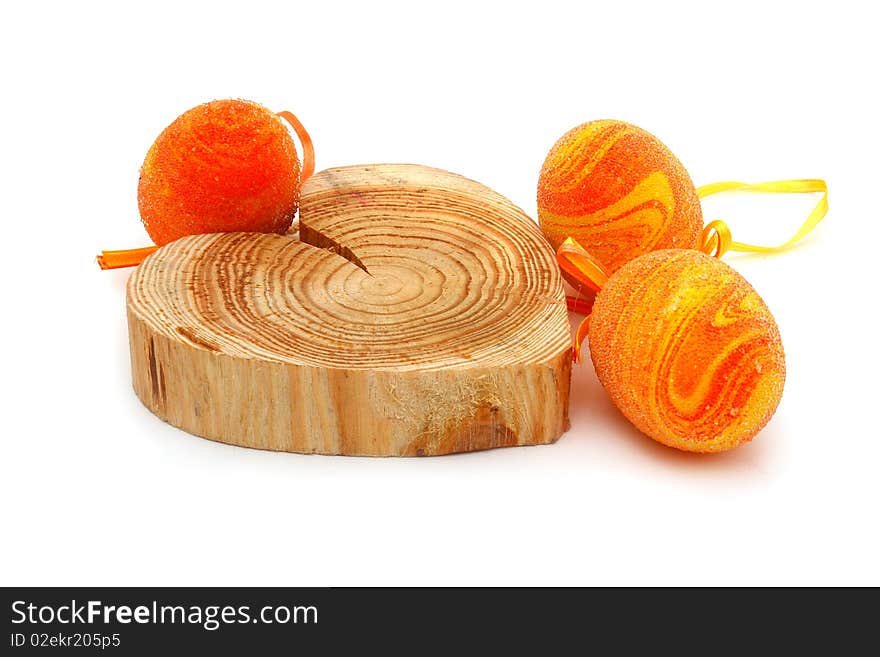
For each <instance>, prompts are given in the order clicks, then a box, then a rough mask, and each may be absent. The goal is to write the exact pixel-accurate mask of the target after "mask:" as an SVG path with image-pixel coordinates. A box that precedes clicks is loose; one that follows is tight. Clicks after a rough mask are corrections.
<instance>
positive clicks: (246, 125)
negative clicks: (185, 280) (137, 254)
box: [138, 100, 300, 246]
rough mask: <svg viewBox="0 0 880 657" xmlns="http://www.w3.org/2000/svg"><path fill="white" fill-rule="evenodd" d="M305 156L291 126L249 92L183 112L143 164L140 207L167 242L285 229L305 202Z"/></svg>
mask: <svg viewBox="0 0 880 657" xmlns="http://www.w3.org/2000/svg"><path fill="white" fill-rule="evenodd" d="M299 191H300V163H299V158H298V157H297V153H296V145H295V143H294V140H293V138H292V137H291V135H290V132H289V131H288V129H287V126H286V125H285V124H284V123H283V122H282V120H281V119H280V118H279V117H278V116H277V115H276V114H275V113H274V112H272V111H271V110H269V109H267V108H265V107H263V106H262V105H258V104H257V103H253V102H250V101H246V100H215V101H212V102H210V103H205V104H204V105H199V106H198V107H194V108H193V109H191V110H189V111H187V112H184V113H183V114H182V115H181V116H179V117H178V118H177V119H176V120H175V121H174V122H173V123H172V124H171V125H169V126H168V127H167V128H165V130H164V131H163V132H162V134H160V135H159V137H158V139H156V141H155V143H154V144H153V146H152V147H151V148H150V150H149V152H148V153H147V157H146V159H145V160H144V164H143V166H142V167H141V177H140V181H139V183H138V207H139V209H140V214H141V219H142V220H143V222H144V226H145V227H146V229H147V232H148V233H149V234H150V237H151V238H153V241H154V242H155V243H156V244H157V245H159V246H161V245H163V244H167V243H168V242H172V241H174V240H176V239H178V238H180V237H183V236H185V235H194V234H199V233H219V232H233V231H250V232H263V233H284V232H285V231H286V230H287V229H288V228H289V227H290V224H291V222H292V221H293V217H294V215H295V214H296V210H297V206H298V204H299Z"/></svg>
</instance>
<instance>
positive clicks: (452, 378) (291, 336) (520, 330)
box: [128, 165, 571, 455]
mask: <svg viewBox="0 0 880 657" xmlns="http://www.w3.org/2000/svg"><path fill="white" fill-rule="evenodd" d="M128 319H129V332H130V339H131V360H132V375H133V380H134V388H135V391H136V392H137V394H138V396H139V397H140V399H141V400H142V401H143V403H144V404H145V405H146V406H147V407H148V408H149V409H150V410H152V411H153V412H154V413H156V414H157V415H158V416H159V417H161V418H163V419H164V420H167V421H168V422H170V423H171V424H173V425H175V426H178V427H180V428H182V429H185V430H186V431H189V432H191V433H194V434H197V435H200V436H204V437H206V438H210V439H213V440H219V441H223V442H227V443H232V444H236V445H244V446H247V447H259V448H264V449H274V450H285V451H291V452H307V453H322V454H360V455H432V454H446V453H450V452H462V451H470V450H477V449H487V448H491V447H502V446H511V445H531V444H538V443H549V442H553V441H555V440H556V439H557V438H558V437H559V436H560V435H561V434H562V433H563V432H564V431H565V430H566V429H567V428H568V426H569V425H568V390H569V378H570V367H571V365H570V361H571V356H570V332H569V324H568V321H567V315H566V310H565V298H564V295H563V290H562V286H561V283H560V276H559V270H558V268H557V266H556V263H555V260H554V255H553V252H552V251H551V249H550V247H549V245H548V244H547V243H546V241H545V240H544V238H543V237H542V235H541V233H540V231H539V230H538V228H537V226H536V225H535V223H534V222H532V221H531V220H530V219H529V218H528V217H527V216H526V215H525V214H524V213H523V212H522V211H521V210H520V209H518V208H517V207H516V206H514V205H513V204H511V203H510V202H509V201H508V200H507V199H505V198H504V197H502V196H501V195H499V194H497V193H496V192H493V191H492V190H490V189H488V188H486V187H484V186H483V185H480V184H478V183H476V182H473V181H471V180H467V179H465V178H462V177H461V176H458V175H455V174H452V173H448V172H445V171H439V170H436V169H430V168H427V167H421V166H414V165H373V166H357V167H344V168H338V169H329V170H327V171H323V172H321V173H318V174H316V175H315V176H313V177H312V178H310V179H309V180H308V182H307V183H306V184H305V185H304V187H303V193H302V200H301V206H300V240H297V239H294V238H291V237H289V236H282V235H266V234H255V233H223V234H213V235H198V236H193V237H187V238H184V239H181V240H178V241H176V242H174V243H172V244H169V245H167V246H164V247H162V248H161V249H159V250H158V251H156V252H155V253H154V254H153V255H151V256H150V257H149V258H147V259H146V260H145V261H144V263H143V264H142V265H141V266H140V267H139V268H138V269H137V271H135V273H134V274H132V276H131V279H130V280H129V284H128Z"/></svg>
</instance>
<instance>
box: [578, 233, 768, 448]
mask: <svg viewBox="0 0 880 657" xmlns="http://www.w3.org/2000/svg"><path fill="white" fill-rule="evenodd" d="M589 340H590V354H591V356H592V359H593V364H594V365H595V368H596V374H597V375H598V377H599V380H600V381H601V382H602V385H603V386H604V387H605V390H606V391H607V392H608V394H609V396H610V397H611V399H612V400H613V402H614V404H615V405H616V406H617V407H618V408H619V409H620V410H621V411H622V412H623V414H624V415H625V416H626V417H627V418H628V419H629V420H630V421H631V422H632V423H633V424H634V425H635V426H636V427H637V428H638V429H639V430H640V431H642V432H643V433H645V434H646V435H648V436H650V437H651V438H653V439H654V440H656V441H658V442H661V443H663V444H665V445H669V446H670V447H675V448H678V449H681V450H686V451H690V452H721V451H724V450H728V449H731V448H733V447H737V446H738V445H741V444H743V443H745V442H747V441H749V440H751V439H752V438H753V437H754V436H755V434H757V433H758V431H760V430H761V428H763V427H764V425H765V424H767V422H768V421H769V420H770V418H771V416H772V415H773V413H774V411H775V410H776V407H777V405H778V404H779V400H780V398H781V396H782V388H783V385H784V383H785V354H784V352H783V349H782V341H781V339H780V336H779V329H778V328H777V326H776V322H775V320H774V319H773V315H771V314H770V311H769V309H768V308H767V306H766V305H765V304H764V301H763V300H762V299H761V297H759V296H758V294H757V293H756V292H755V290H754V289H753V288H752V286H751V285H749V284H748V282H747V281H746V280H745V279H744V278H743V277H742V276H740V275H739V274H738V273H737V272H735V271H734V270H733V269H731V268H730V267H729V266H728V265H726V264H725V263H723V262H721V261H720V260H718V259H716V258H712V257H710V256H708V255H705V254H704V253H701V252H699V251H694V250H682V249H669V250H662V251H655V252H653V253H650V254H647V255H644V256H642V257H640V258H636V259H635V260H632V261H631V262H629V263H628V264H626V265H624V266H623V267H622V268H621V269H619V270H618V271H617V272H616V273H614V274H613V275H612V276H611V277H610V278H609V279H608V281H607V283H606V284H605V286H604V287H603V288H602V290H601V291H600V292H599V293H598V295H597V297H596V303H595V305H594V306H593V312H592V315H591V317H590V333H589Z"/></svg>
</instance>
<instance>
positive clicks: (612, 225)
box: [538, 120, 703, 272]
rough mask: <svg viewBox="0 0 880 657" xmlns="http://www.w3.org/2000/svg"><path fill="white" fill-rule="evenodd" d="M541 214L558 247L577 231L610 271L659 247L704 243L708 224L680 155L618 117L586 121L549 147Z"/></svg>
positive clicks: (542, 181)
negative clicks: (702, 240)
mask: <svg viewBox="0 0 880 657" xmlns="http://www.w3.org/2000/svg"><path fill="white" fill-rule="evenodd" d="M538 219H539V221H540V224H541V229H542V230H543V232H544V235H545V236H546V237H547V239H548V240H549V241H550V243H551V244H552V246H553V248H554V249H555V248H558V247H559V245H560V244H561V243H562V242H563V241H564V240H565V238H566V237H569V236H570V237H574V238H575V239H576V240H577V241H578V242H580V243H581V244H582V245H583V246H584V247H585V248H586V249H587V250H588V251H589V252H590V253H591V254H592V255H593V256H595V257H596V258H598V260H599V261H600V262H601V263H602V264H603V265H604V266H605V268H606V269H607V270H608V271H609V272H613V271H615V270H617V269H618V268H619V267H621V266H622V265H623V264H625V263H626V262H629V261H630V260H632V259H633V258H636V257H638V256H640V255H643V254H645V253H647V252H649V251H653V250H656V249H668V248H681V249H693V248H697V246H698V244H699V239H700V232H701V230H702V228H703V213H702V210H701V208H700V201H699V199H698V198H697V192H696V189H695V188H694V184H693V182H692V181H691V178H690V176H689V175H688V172H687V171H686V170H685V168H684V167H683V166H682V164H681V162H679V161H678V158H676V157H675V155H673V154H672V151H670V150H669V149H668V148H667V147H666V146H665V145H664V144H663V143H662V142H661V141H660V140H659V139H657V138H656V137H654V136H653V135H652V134H650V133H648V132H646V131H645V130H642V129H641V128H639V127H637V126H634V125H631V124H629V123H625V122H623V121H612V120H603V121H592V122H590V123H584V124H583V125H580V126H578V127H576V128H574V129H572V130H570V131H569V132H567V133H566V134H565V135H563V136H562V137H561V138H560V139H559V141H557V142H556V144H555V145H554V146H553V148H552V149H551V150H550V153H549V154H548V155H547V158H546V160H545V161H544V166H543V167H542V168H541V174H540V178H539V180H538Z"/></svg>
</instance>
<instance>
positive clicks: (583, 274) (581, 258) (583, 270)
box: [556, 237, 608, 363]
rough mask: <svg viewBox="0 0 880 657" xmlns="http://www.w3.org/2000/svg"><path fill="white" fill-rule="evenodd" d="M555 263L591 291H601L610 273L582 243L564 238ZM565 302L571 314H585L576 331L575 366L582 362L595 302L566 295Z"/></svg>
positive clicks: (573, 352)
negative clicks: (583, 347) (582, 347)
mask: <svg viewBox="0 0 880 657" xmlns="http://www.w3.org/2000/svg"><path fill="white" fill-rule="evenodd" d="M556 262H557V263H559V268H560V269H561V270H562V272H563V274H567V277H568V278H569V279H570V280H572V281H574V282H576V283H578V284H579V285H580V286H582V287H585V288H587V289H588V290H590V291H592V292H598V291H599V290H601V289H602V287H603V286H604V285H605V283H606V281H607V280H608V273H607V272H606V271H605V268H604V267H603V266H602V265H601V263H600V262H599V261H598V260H596V259H595V258H594V257H593V256H591V255H590V254H589V252H588V251H587V250H586V249H585V248H584V247H583V246H581V244H580V243H579V242H578V241H577V240H576V239H574V238H573V237H567V238H565V241H564V242H563V243H562V244H560V245H559V248H558V249H557V250H556ZM565 302H566V305H567V307H568V309H569V310H571V311H572V312H576V313H580V314H582V315H585V317H584V319H583V321H582V322H581V323H580V325H579V326H578V328H577V331H575V335H574V341H573V344H572V359H573V360H574V362H575V363H579V362H580V361H581V345H582V344H583V341H584V339H586V337H587V334H588V333H589V331H590V313H591V312H592V310H593V299H589V298H584V297H572V296H566V297H565Z"/></svg>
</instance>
